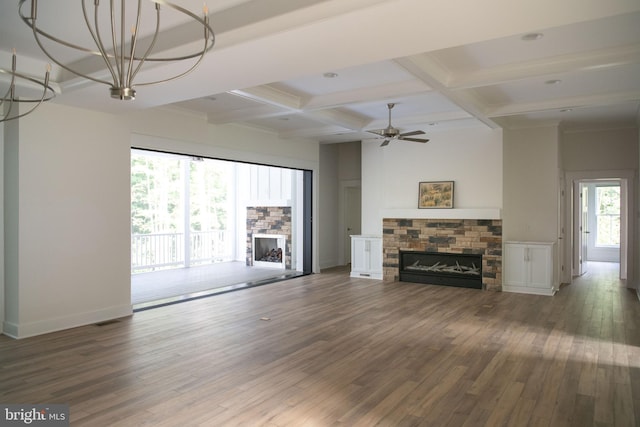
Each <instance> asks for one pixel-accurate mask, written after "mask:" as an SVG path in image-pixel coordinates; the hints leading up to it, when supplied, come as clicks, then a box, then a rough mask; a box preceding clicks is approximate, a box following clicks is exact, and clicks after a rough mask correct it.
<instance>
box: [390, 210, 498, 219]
mask: <svg viewBox="0 0 640 427" xmlns="http://www.w3.org/2000/svg"><path fill="white" fill-rule="evenodd" d="M381 214H382V218H395V219H404V218H415V219H502V212H501V210H500V208H483V209H382V211H381Z"/></svg>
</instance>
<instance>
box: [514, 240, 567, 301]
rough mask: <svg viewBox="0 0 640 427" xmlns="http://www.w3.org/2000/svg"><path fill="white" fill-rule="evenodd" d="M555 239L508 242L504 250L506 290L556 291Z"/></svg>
mask: <svg viewBox="0 0 640 427" xmlns="http://www.w3.org/2000/svg"><path fill="white" fill-rule="evenodd" d="M554 245H555V244H554V243H546V242H545V243H543V242H507V243H505V250H504V258H503V265H504V283H503V285H502V289H503V290H504V291H506V292H521V293H531V294H538V295H553V294H554V293H555V292H556V289H555V288H554V285H553V251H554Z"/></svg>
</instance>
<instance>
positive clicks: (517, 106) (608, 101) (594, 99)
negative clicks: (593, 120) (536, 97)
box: [485, 91, 640, 117]
mask: <svg viewBox="0 0 640 427" xmlns="http://www.w3.org/2000/svg"><path fill="white" fill-rule="evenodd" d="M639 100H640V91H626V92H616V93H607V94H603V95H590V96H576V97H570V98H562V99H554V100H551V101H540V102H529V103H513V104H505V105H501V106H493V107H490V108H487V109H486V110H485V114H486V115H487V116H488V117H504V116H515V115H520V114H529V113H537V112H541V111H548V110H562V109H565V108H583V107H593V106H603V105H615V104H623V103H626V102H634V101H639Z"/></svg>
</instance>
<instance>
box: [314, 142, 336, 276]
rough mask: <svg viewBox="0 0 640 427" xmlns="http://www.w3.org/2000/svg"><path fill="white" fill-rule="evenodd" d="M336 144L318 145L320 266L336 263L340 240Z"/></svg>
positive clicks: (332, 265) (328, 266) (322, 267)
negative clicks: (320, 227) (320, 225)
mask: <svg viewBox="0 0 640 427" xmlns="http://www.w3.org/2000/svg"><path fill="white" fill-rule="evenodd" d="M338 163H339V147H338V144H325V145H321V146H320V177H319V179H320V194H319V195H318V203H319V207H318V220H319V221H320V223H321V224H322V233H320V235H319V236H318V237H319V239H320V242H319V246H320V268H321V269H324V268H330V267H334V266H336V265H338V252H339V249H340V245H341V241H340V239H339V238H338V234H339V229H338V211H339V209H338V204H339V203H338V181H339V179H338V176H339V172H338V170H339V168H338Z"/></svg>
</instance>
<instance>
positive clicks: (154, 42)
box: [130, 3, 160, 81]
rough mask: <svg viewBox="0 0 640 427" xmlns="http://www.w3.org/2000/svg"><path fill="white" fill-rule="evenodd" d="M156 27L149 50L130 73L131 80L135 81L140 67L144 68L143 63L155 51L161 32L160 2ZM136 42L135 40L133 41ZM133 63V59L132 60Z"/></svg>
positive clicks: (157, 8)
mask: <svg viewBox="0 0 640 427" xmlns="http://www.w3.org/2000/svg"><path fill="white" fill-rule="evenodd" d="M155 7H156V28H155V30H154V31H153V38H152V39H151V43H149V47H148V48H147V50H146V51H145V52H144V55H142V57H141V58H140V59H139V60H138V66H137V67H136V69H135V71H134V72H133V74H132V75H130V76H131V77H130V81H133V79H134V78H135V76H136V75H137V74H138V71H140V69H141V68H142V64H144V63H145V61H146V60H147V58H148V57H149V55H151V52H152V51H153V48H154V47H155V46H156V41H157V40H158V35H159V34H160V4H158V3H156V6H155ZM133 43H135V42H133ZM133 53H134V52H133V51H132V52H131V56H132V57H133ZM132 64H133V61H132Z"/></svg>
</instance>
